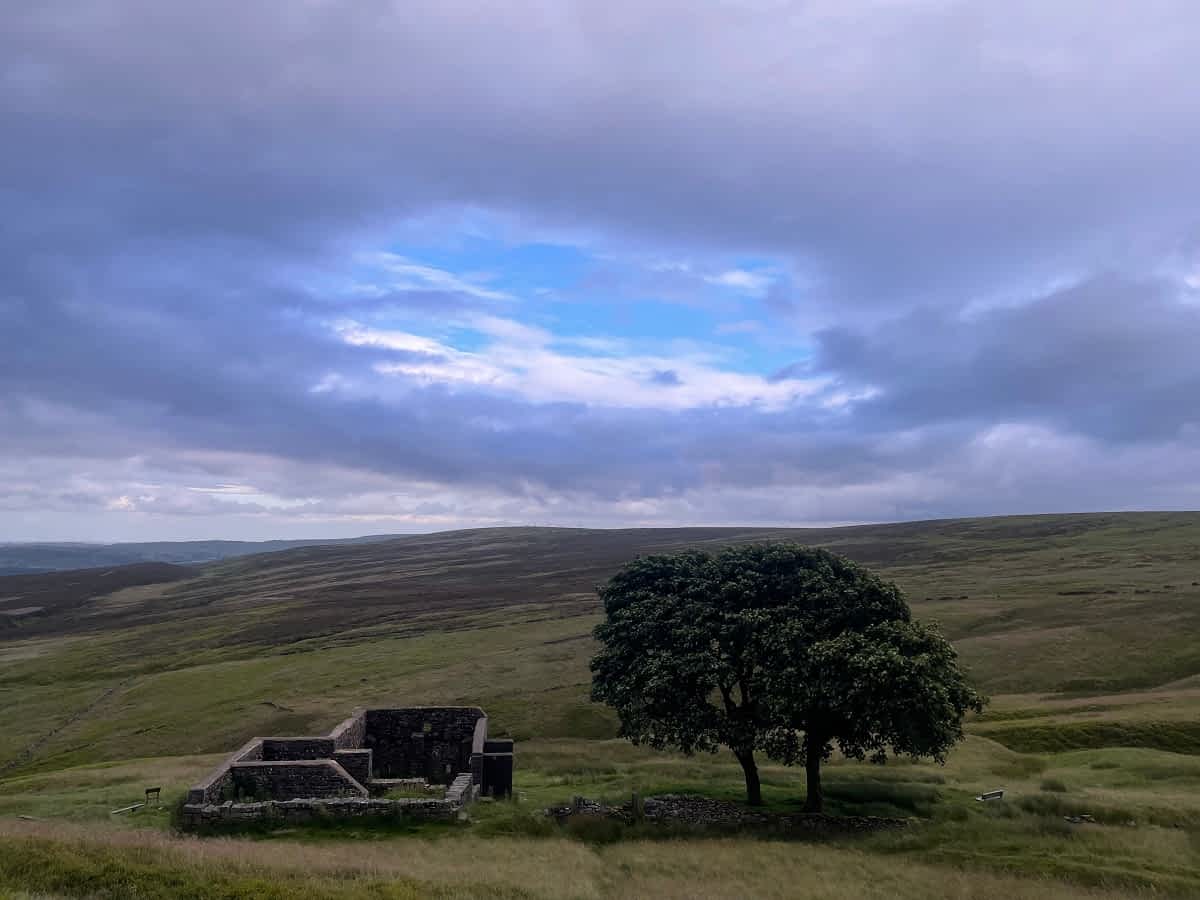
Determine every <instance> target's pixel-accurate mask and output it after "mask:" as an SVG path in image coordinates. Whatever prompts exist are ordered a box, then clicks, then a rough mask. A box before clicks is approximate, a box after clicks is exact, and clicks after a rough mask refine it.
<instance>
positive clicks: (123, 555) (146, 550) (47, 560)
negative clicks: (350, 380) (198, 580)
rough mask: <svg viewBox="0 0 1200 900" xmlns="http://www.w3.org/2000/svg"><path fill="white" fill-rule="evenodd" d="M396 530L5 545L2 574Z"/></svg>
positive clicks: (172, 559)
mask: <svg viewBox="0 0 1200 900" xmlns="http://www.w3.org/2000/svg"><path fill="white" fill-rule="evenodd" d="M390 537H396V535H372V536H368V537H360V538H344V539H328V540H308V541H305V540H294V541H149V542H145V543H127V544H86V543H58V544H53V543H51V544H47V543H22V544H0V576H4V575H33V574H37V573H40V572H60V571H65V570H69V569H90V568H111V567H113V566H127V565H132V564H133V563H148V562H158V563H175V564H178V565H193V564H196V563H207V562H214V561H216V560H221V559H230V558H232V557H235V556H249V555H251V554H255V553H275V552H277V551H279V550H289V549H292V548H294V547H312V546H320V545H328V544H349V543H359V542H370V541H380V540H386V539H388V538H390Z"/></svg>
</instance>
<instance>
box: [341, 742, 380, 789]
mask: <svg viewBox="0 0 1200 900" xmlns="http://www.w3.org/2000/svg"><path fill="white" fill-rule="evenodd" d="M371 756H372V751H370V750H334V751H333V758H334V761H335V762H337V764H338V765H340V766H341V767H342V768H343V769H345V770H346V771H347V772H349V773H350V777H352V778H353V779H354V780H355V781H357V782H358V783H359V784H361V785H368V783H369V782H370V781H371V779H372V777H373V775H374V773H373V771H372V765H371Z"/></svg>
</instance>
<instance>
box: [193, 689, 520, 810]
mask: <svg viewBox="0 0 1200 900" xmlns="http://www.w3.org/2000/svg"><path fill="white" fill-rule="evenodd" d="M487 723H488V720H487V715H486V714H485V713H484V712H483V710H481V709H479V708H478V707H443V706H439V707H407V708H403V709H368V710H356V711H355V713H354V715H352V716H350V717H349V718H348V719H346V720H344V721H343V722H341V723H339V724H338V725H337V727H335V728H334V729H333V731H332V732H330V733H329V735H327V736H301V737H267V738H254V739H253V740H251V741H249V742H247V743H246V744H245V745H243V746H242V747H241V748H239V749H238V751H237V752H236V753H234V754H232V755H231V756H230V757H229V758H228V759H226V760H225V762H224V763H222V764H221V766H219V767H218V768H217V769H215V770H214V771H213V772H212V773H211V774H210V775H209V776H208V777H207V778H206V779H205V780H204V781H202V782H200V783H199V784H197V785H195V786H193V787H192V789H191V790H190V791H189V792H188V796H187V801H186V803H185V804H184V806H183V810H182V814H183V815H182V820H183V822H184V824H185V825H189V826H201V825H206V824H235V823H239V822H246V821H251V820H255V819H271V820H276V819H278V820H281V821H307V820H310V819H312V818H329V817H331V816H332V817H335V818H340V817H360V816H401V817H407V818H426V819H427V818H453V817H454V816H455V815H456V814H457V813H458V812H459V811H461V809H462V808H463V807H464V806H465V805H467V804H469V803H471V802H473V801H474V800H475V799H476V798H477V797H478V795H479V794H480V793H481V792H485V793H489V794H497V795H502V794H508V793H511V790H512V770H513V753H512V750H513V745H512V741H505V740H488V736H487ZM414 779H415V780H416V782H417V783H419V784H425V785H427V786H428V787H429V788H430V790H431V791H432V794H431V796H430V797H428V798H421V797H416V798H400V799H386V798H382V797H380V798H377V799H372V797H371V795H372V794H375V795H379V794H386V793H387V792H388V790H389V789H391V788H392V787H394V786H396V785H398V784H400V783H401V782H403V781H404V780H409V781H412V780H414Z"/></svg>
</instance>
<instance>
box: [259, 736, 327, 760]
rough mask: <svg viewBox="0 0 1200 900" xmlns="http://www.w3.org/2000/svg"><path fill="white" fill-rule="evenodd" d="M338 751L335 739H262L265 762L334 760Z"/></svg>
mask: <svg viewBox="0 0 1200 900" xmlns="http://www.w3.org/2000/svg"><path fill="white" fill-rule="evenodd" d="M335 749H336V746H335V743H334V740H333V738H327V737H269V738H263V739H262V758H263V759H265V760H288V759H332V758H333V751H334V750H335Z"/></svg>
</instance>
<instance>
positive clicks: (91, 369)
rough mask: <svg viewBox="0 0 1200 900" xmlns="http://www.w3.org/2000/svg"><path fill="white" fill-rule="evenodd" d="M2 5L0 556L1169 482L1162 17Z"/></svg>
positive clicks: (1165, 502)
mask: <svg viewBox="0 0 1200 900" xmlns="http://www.w3.org/2000/svg"><path fill="white" fill-rule="evenodd" d="M0 6H3V8H4V9H3V17H4V23H5V24H4V28H3V29H0V123H3V124H2V125H0V214H2V215H0V541H32V540H87V541H125V540H128V541H139V540H168V539H199V538H239V539H259V538H285V537H315V536H349V535H358V534H370V533H382V532H413V531H432V530H441V529H450V528H460V527H477V526H493V525H515V524H525V525H565V526H587V527H616V526H669V525H684V524H687V525H722V524H737V525H796V526H802V525H827V524H840V523H854V522H878V521H894V520H908V519H927V518H939V517H957V516H976V515H1001V514H1015V513H1037V512H1067V511H1093V510H1124V509H1188V508H1191V509H1195V508H1200V152H1198V151H1197V148H1200V80H1198V79H1197V78H1196V75H1195V61H1196V60H1197V59H1200V10H1198V9H1197V7H1196V5H1195V4H1194V3H1193V2H1191V0H1178V2H1177V0H1143V2H1140V3H1136V4H1134V3H1106V4H1097V3H1094V2H1092V0H1086V2H1085V0H1057V2H1055V3H1045V2H1041V0H1037V2H1027V0H1012V2H1008V3H1003V4H999V3H991V2H959V0H812V2H786V0H740V2H739V0H727V2H712V3H695V2H674V0H636V2H634V0H603V2H593V0H524V2H520V3H492V4H484V3H478V2H464V0H437V2H428V3H427V2H422V0H403V2H393V0H256V2H250V3H247V2H245V0H236V2H234V0H208V2H205V3H182V2H163V0H39V2H37V3H24V2H18V0H0Z"/></svg>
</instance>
